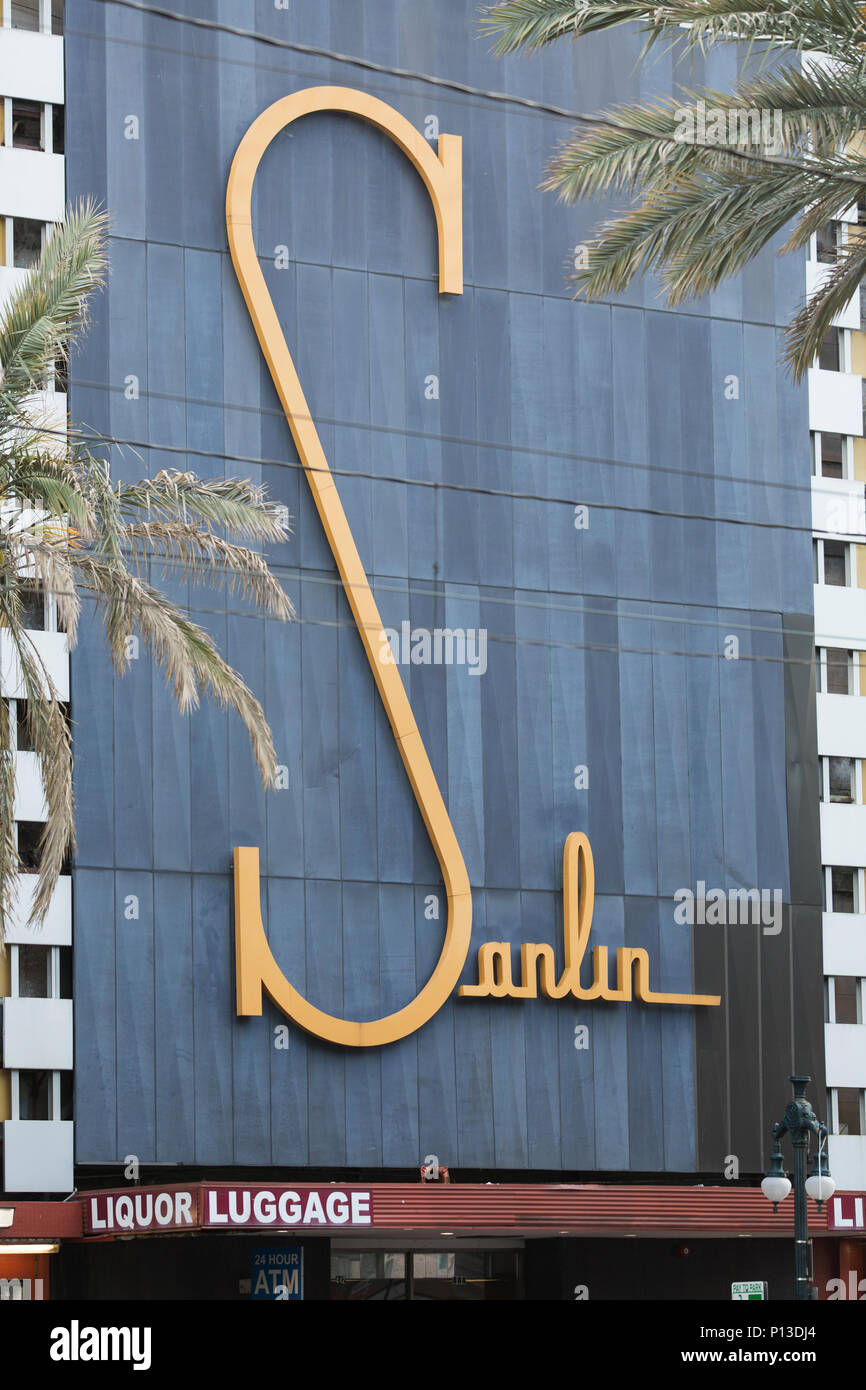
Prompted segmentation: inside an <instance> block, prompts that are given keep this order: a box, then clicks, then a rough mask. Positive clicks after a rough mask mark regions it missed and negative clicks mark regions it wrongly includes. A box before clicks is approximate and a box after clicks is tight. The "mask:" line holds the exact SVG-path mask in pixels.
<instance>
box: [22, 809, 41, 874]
mask: <svg viewBox="0 0 866 1390" xmlns="http://www.w3.org/2000/svg"><path fill="white" fill-rule="evenodd" d="M41 838H42V825H41V822H39V821H35V820H20V821H19V822H18V858H19V860H20V871H21V873H22V874H36V873H38V872H39V865H40V863H41V860H42V847H41V845H40V843H39V841H40V839H41Z"/></svg>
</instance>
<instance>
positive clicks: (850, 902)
mask: <svg viewBox="0 0 866 1390" xmlns="http://www.w3.org/2000/svg"><path fill="white" fill-rule="evenodd" d="M856 872H857V870H856V869H831V870H830V873H831V876H832V884H833V901H832V902H831V904H830V911H831V912H853V911H854V875H855V874H856Z"/></svg>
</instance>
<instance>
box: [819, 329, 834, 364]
mask: <svg viewBox="0 0 866 1390" xmlns="http://www.w3.org/2000/svg"><path fill="white" fill-rule="evenodd" d="M818 366H819V367H820V368H821V369H822V371H825V372H838V371H839V330H838V328H830V329H828V330H827V332H826V333H825V334H824V337H823V338H822V339H821V346H820V347H819V348H818Z"/></svg>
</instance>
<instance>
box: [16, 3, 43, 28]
mask: <svg viewBox="0 0 866 1390" xmlns="http://www.w3.org/2000/svg"><path fill="white" fill-rule="evenodd" d="M12 28H13V29H31V30H33V31H35V32H37V33H38V31H39V0H12Z"/></svg>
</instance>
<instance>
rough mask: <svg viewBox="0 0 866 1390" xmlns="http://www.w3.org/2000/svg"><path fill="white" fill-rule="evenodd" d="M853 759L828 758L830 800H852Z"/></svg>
mask: <svg viewBox="0 0 866 1390" xmlns="http://www.w3.org/2000/svg"><path fill="white" fill-rule="evenodd" d="M853 787H854V759H853V758H831V759H830V800H831V801H853V800H854V794H853Z"/></svg>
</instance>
